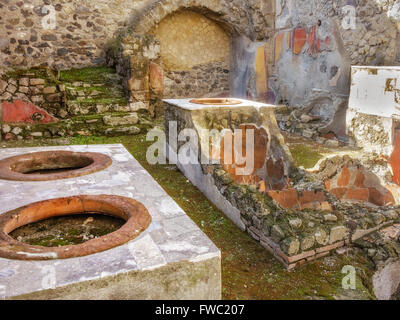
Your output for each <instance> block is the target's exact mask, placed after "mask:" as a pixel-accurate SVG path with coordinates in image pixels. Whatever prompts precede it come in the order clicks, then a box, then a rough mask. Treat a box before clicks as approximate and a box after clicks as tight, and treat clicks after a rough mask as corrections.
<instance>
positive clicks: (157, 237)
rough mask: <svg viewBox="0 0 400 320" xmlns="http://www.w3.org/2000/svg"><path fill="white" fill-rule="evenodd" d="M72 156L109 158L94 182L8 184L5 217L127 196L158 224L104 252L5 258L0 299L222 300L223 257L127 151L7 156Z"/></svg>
mask: <svg viewBox="0 0 400 320" xmlns="http://www.w3.org/2000/svg"><path fill="white" fill-rule="evenodd" d="M39 150H40V151H44V150H72V151H77V152H100V153H104V154H107V155H109V156H110V157H112V159H113V164H112V165H111V166H110V167H109V168H107V169H105V170H103V171H100V172H97V173H94V174H92V175H88V176H84V177H79V178H72V179H65V180H58V181H47V182H17V181H5V180H1V181H0V199H1V209H0V210H1V212H3V213H4V212H7V211H9V210H13V209H16V208H18V207H21V206H23V205H26V204H29V203H32V202H36V201H40V200H45V199H52V198H58V197H64V196H72V195H80V194H87V195H100V194H109V195H119V196H125V197H131V198H134V199H135V200H137V201H139V202H141V203H142V204H144V206H145V207H146V208H147V209H148V211H149V213H150V215H151V217H152V223H151V225H150V226H149V228H148V229H147V230H145V231H144V232H143V233H142V234H141V235H140V236H139V237H138V238H136V239H134V240H133V241H130V242H129V243H127V244H125V245H122V246H119V247H116V248H114V249H111V250H107V251H104V252H101V253H97V254H93V255H90V256H85V257H81V258H73V259H67V260H52V261H18V260H8V259H3V258H0V289H1V290H0V294H1V297H3V298H7V299H12V298H21V297H22V298H53V299H64V298H67V299H219V298H220V297H221V269H220V251H219V249H218V248H217V247H216V246H215V245H214V244H213V243H212V242H211V241H210V240H209V239H208V238H207V237H206V236H205V234H204V233H203V232H202V231H201V230H200V229H199V228H198V227H197V226H196V225H195V223H193V222H192V220H191V219H190V218H189V217H188V216H187V215H186V214H185V212H184V211H183V210H182V209H181V208H180V207H179V206H178V205H177V204H176V203H175V202H174V201H173V200H172V199H171V198H170V197H169V196H168V195H167V193H166V192H165V191H164V190H163V189H162V188H161V187H160V186H159V185H158V184H157V183H156V182H155V181H154V179H153V178H152V177H151V176H150V174H149V173H147V172H146V171H145V170H144V169H143V167H142V166H141V165H140V164H139V163H138V162H137V161H136V160H135V159H134V158H133V157H132V156H131V155H130V154H129V153H128V151H127V150H126V149H125V148H124V147H123V146H122V145H93V146H68V147H46V148H43V147H42V148H24V149H10V148H7V149H2V150H0V159H3V158H6V157H10V156H15V155H19V154H22V153H27V152H36V151H39Z"/></svg>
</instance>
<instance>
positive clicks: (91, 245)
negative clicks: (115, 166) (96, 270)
mask: <svg viewBox="0 0 400 320" xmlns="http://www.w3.org/2000/svg"><path fill="white" fill-rule="evenodd" d="M81 214H84V215H87V214H91V215H96V214H97V215H108V216H113V217H116V218H118V219H122V220H124V221H125V223H124V224H123V225H122V226H120V228H119V229H117V230H116V231H114V232H111V233H108V234H106V235H104V236H100V237H97V238H93V239H90V240H87V241H86V242H84V243H81V244H77V245H65V246H59V247H45V246H41V245H30V244H27V243H23V242H20V241H18V240H15V239H13V238H12V237H10V235H9V234H10V233H11V232H13V231H14V230H16V229H18V228H20V227H22V226H25V225H28V224H32V223H35V222H38V221H43V220H46V219H49V218H55V217H65V216H71V215H81ZM150 222H151V216H150V214H149V212H148V211H147V209H146V208H145V207H144V206H143V204H141V203H140V202H138V201H135V200H133V199H130V198H126V197H120V196H110V195H100V196H88V195H81V196H73V197H66V198H57V199H51V200H45V201H40V202H35V203H32V204H29V205H26V206H24V207H21V208H18V209H15V210H12V211H9V212H6V213H3V214H1V215H0V257H3V258H9V259H18V260H48V259H67V258H73V257H81V256H86V255H90V254H93V253H97V252H101V251H105V250H108V249H111V248H114V247H117V246H120V245H122V244H124V243H126V242H128V241H130V240H132V239H134V238H136V237H137V236H138V235H139V234H140V233H141V232H143V231H144V230H146V229H147V227H148V226H149V225H150Z"/></svg>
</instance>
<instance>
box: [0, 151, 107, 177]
mask: <svg viewBox="0 0 400 320" xmlns="http://www.w3.org/2000/svg"><path fill="white" fill-rule="evenodd" d="M111 163H112V160H111V158H110V157H109V156H107V155H104V154H101V153H93V152H72V151H45V152H34V153H28V154H23V155H19V156H15V157H10V158H6V159H3V160H0V179H5V180H16V181H47V180H58V179H66V178H73V177H79V176H83V175H88V174H91V173H94V172H97V171H100V170H103V169H105V168H107V167H108V166H109V165H111Z"/></svg>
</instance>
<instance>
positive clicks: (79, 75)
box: [60, 67, 116, 83]
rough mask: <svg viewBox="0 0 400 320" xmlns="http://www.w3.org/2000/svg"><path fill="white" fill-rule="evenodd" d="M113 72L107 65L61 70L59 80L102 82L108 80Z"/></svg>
mask: <svg viewBox="0 0 400 320" xmlns="http://www.w3.org/2000/svg"><path fill="white" fill-rule="evenodd" d="M115 74H116V73H115V70H114V69H112V68H109V67H90V68H82V69H72V70H64V71H61V72H60V80H61V81H63V82H79V81H82V82H89V83H102V82H107V81H109V80H110V76H111V77H112V76H114V75H115Z"/></svg>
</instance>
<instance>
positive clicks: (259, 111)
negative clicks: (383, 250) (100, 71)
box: [164, 99, 400, 269]
mask: <svg viewBox="0 0 400 320" xmlns="http://www.w3.org/2000/svg"><path fill="white" fill-rule="evenodd" d="M240 101H241V104H237V105H230V106H229V105H228V106H218V105H199V104H194V103H191V102H190V99H180V100H164V110H165V130H166V133H167V138H168V139H170V138H171V137H170V133H171V131H172V128H173V126H171V123H174V122H175V123H176V128H177V131H178V134H179V132H182V130H183V129H193V130H194V131H195V132H196V136H197V137H198V146H195V148H194V149H199V153H198V159H197V162H191V163H182V162H180V161H178V163H177V165H178V168H179V169H180V170H181V171H182V172H183V173H184V175H185V176H186V177H187V178H188V179H189V180H190V181H191V182H192V183H193V184H194V185H195V186H196V187H197V188H199V190H200V191H202V192H203V193H204V194H205V195H206V196H207V197H208V198H209V199H210V201H212V202H213V203H214V204H215V205H216V206H217V207H218V208H219V209H220V210H222V211H223V212H224V213H225V214H226V215H227V216H228V217H229V218H230V219H231V220H232V221H234V222H235V224H236V225H237V226H238V227H239V228H240V229H241V230H243V231H247V232H248V233H249V234H250V235H251V236H252V237H253V238H254V239H255V240H256V241H258V242H260V244H261V245H262V246H263V247H265V248H266V249H267V250H268V251H270V252H271V253H272V254H273V255H274V256H275V257H276V258H277V259H278V260H279V261H281V262H282V263H283V264H284V265H285V266H286V267H287V268H288V269H292V268H295V267H297V266H299V265H301V264H303V263H306V262H309V261H312V260H315V259H318V258H322V257H324V256H326V255H329V254H330V253H331V252H334V251H335V250H336V249H338V248H340V247H343V246H345V245H349V244H351V243H353V242H355V241H357V240H358V239H361V238H363V237H364V236H366V235H368V234H370V233H373V232H375V231H377V230H380V229H382V228H385V227H388V226H391V225H393V224H394V223H395V222H396V223H398V222H399V220H400V218H399V214H398V213H399V210H398V209H399V208H398V207H393V205H394V203H393V199H392V197H391V194H390V192H389V191H388V190H386V189H385V187H384V186H385V185H383V186H381V185H380V183H379V179H377V178H376V177H375V176H374V175H373V174H372V173H369V172H367V171H365V172H364V171H362V170H361V169H362V168H361V167H360V166H359V167H357V165H358V163H356V162H354V163H353V162H351V161H350V162H351V163H350V162H348V163H347V167H346V166H344V165H345V164H346V161H345V160H343V159H342V158H340V159H339V158H338V159H326V160H325V161H324V162H322V163H320V166H319V168H318V169H317V170H316V172H307V171H305V170H303V169H301V168H295V167H294V166H293V164H292V160H291V154H290V151H289V149H288V147H287V146H286V145H285V142H284V139H283V137H282V135H281V133H280V130H279V128H278V126H277V123H276V119H275V115H274V110H275V107H274V106H273V105H268V104H262V103H257V102H253V101H246V100H240ZM242 128H246V129H247V128H252V129H254V137H255V139H254V140H255V141H254V160H255V161H254V164H255V170H254V171H253V172H252V173H250V174H247V175H236V174H235V170H234V169H235V168H237V166H238V165H237V164H236V163H233V164H226V163H225V162H224V161H217V162H216V163H212V162H210V163H208V164H205V163H204V162H202V161H201V160H204V159H208V160H223V155H221V153H220V152H222V153H223V151H224V149H223V148H224V146H223V145H224V143H222V142H223V140H224V138H226V137H227V135H228V136H229V132H231V133H232V131H233V130H236V129H242ZM209 130H216V131H217V132H216V133H215V134H214V136H213V137H214V138H215V137H216V138H217V139H216V140H217V142H215V141H213V146H214V147H215V146H216V149H217V151H220V152H217V154H215V153H212V154H210V150H209V149H208V147H207V143H208V141H209V139H208V138H209V137H208V136H207V135H206V134H205V132H207V131H209ZM218 132H219V133H218ZM224 132H225V133H224ZM226 132H228V133H226ZM233 135H235V134H233ZM170 140H171V139H170ZM244 140H245V139H243V141H244ZM244 144H246V143H244ZM187 145H188V143H184V142H182V140H180V141H179V142H178V143H176V142H175V141H169V142H168V152H169V154H170V155H173V154H176V153H177V154H180V153H181V150H183V147H184V146H185V147H187ZM191 148H192V146H191ZM218 148H219V149H218ZM245 149H246V150H247V149H248V148H247V147H246V148H245ZM194 153H195V152H194ZM170 158H171V156H170ZM179 159H180V158H179V157H178V160H179ZM170 160H171V159H170ZM335 161H336V162H335ZM353 167H354V168H356V169H354V168H353ZM357 168H358V169H359V170H358V171H357ZM353 171H354V172H353ZM353 176H354V177H353ZM285 180H286V181H285ZM354 180H355V181H354ZM282 182H285V183H282ZM345 188H346V189H345ZM342 189H345V191H346V192H345V193H344V194H343V195H341V196H340V194H339V193H338V192H337V191H342ZM361 195H362V196H363V197H361ZM370 201H371V202H370Z"/></svg>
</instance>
